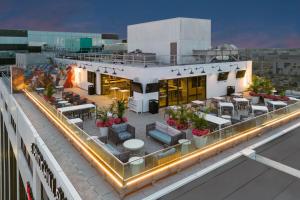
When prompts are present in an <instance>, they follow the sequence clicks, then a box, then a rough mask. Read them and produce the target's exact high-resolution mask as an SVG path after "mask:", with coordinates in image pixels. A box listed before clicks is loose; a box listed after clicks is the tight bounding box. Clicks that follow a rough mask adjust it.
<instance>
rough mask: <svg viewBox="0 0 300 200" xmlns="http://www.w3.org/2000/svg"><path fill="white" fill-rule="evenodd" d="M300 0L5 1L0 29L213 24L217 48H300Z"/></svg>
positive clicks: (119, 29) (121, 30)
mask: <svg viewBox="0 0 300 200" xmlns="http://www.w3.org/2000/svg"><path fill="white" fill-rule="evenodd" d="M299 9H300V1H299V0H286V1H282V0H281V1H280V0H248V1H245V0H244V1H241V0H226V1H225V0H223V1H222V0H214V1H211V0H172V1H167V0H147V1H146V0H127V1H126V0H106V1H102V0H85V1H84V0H70V1H65V0H40V1H38V0H0V29H6V28H9V29H29V30H49V31H74V32H99V33H117V34H119V35H120V36H121V37H122V38H126V31H127V28H126V26H127V25H130V24H135V23H141V22H147V21H153V20H159V19H167V18H173V17H192V18H204V19H211V20H212V42H213V45H218V44H221V43H233V44H235V45H237V46H238V47H241V48H246V47H248V48H267V47H280V48H281V47H282V48H297V47H298V48H300V12H299Z"/></svg>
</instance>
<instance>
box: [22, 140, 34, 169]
mask: <svg viewBox="0 0 300 200" xmlns="http://www.w3.org/2000/svg"><path fill="white" fill-rule="evenodd" d="M21 150H22V152H23V154H24V156H25V159H26V161H27V164H28V167H29V169H30V172H31V174H32V161H31V158H30V155H29V153H28V151H27V148H26V146H25V144H24V141H23V139H22V138H21Z"/></svg>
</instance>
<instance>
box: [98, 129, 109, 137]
mask: <svg viewBox="0 0 300 200" xmlns="http://www.w3.org/2000/svg"><path fill="white" fill-rule="evenodd" d="M99 131H100V136H107V135H108V127H100V128H99Z"/></svg>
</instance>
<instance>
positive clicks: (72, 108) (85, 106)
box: [57, 103, 95, 113]
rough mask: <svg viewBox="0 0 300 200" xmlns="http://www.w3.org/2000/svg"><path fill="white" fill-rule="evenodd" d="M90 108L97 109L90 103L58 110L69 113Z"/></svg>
mask: <svg viewBox="0 0 300 200" xmlns="http://www.w3.org/2000/svg"><path fill="white" fill-rule="evenodd" d="M89 108H95V105H94V104H91V103H88V104H82V105H77V106H69V107H63V108H58V109H57V110H58V111H59V112H62V113H63V112H69V111H76V110H83V109H89Z"/></svg>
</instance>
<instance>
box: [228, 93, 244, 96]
mask: <svg viewBox="0 0 300 200" xmlns="http://www.w3.org/2000/svg"><path fill="white" fill-rule="evenodd" d="M231 96H243V94H242V93H232V94H231Z"/></svg>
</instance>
